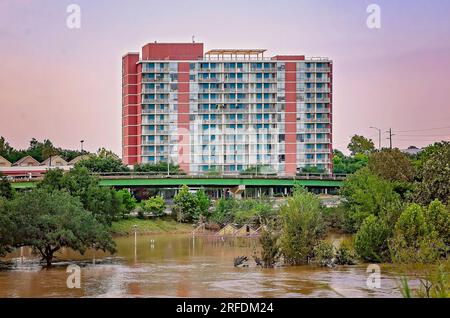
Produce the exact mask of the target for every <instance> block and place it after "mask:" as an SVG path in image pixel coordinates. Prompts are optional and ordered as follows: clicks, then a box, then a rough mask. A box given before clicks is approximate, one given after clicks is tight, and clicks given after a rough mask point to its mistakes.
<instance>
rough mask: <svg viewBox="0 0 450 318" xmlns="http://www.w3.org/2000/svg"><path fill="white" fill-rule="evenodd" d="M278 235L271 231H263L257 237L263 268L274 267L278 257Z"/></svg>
mask: <svg viewBox="0 0 450 318" xmlns="http://www.w3.org/2000/svg"><path fill="white" fill-rule="evenodd" d="M278 238H279V235H278V234H277V233H276V232H274V231H273V230H272V229H269V228H268V229H263V230H262V232H261V236H260V237H259V243H260V244H261V260H262V265H263V267H265V268H271V267H274V265H275V263H276V262H277V261H278V259H279V256H280V248H279V246H278Z"/></svg>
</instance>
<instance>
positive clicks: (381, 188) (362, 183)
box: [340, 168, 401, 233]
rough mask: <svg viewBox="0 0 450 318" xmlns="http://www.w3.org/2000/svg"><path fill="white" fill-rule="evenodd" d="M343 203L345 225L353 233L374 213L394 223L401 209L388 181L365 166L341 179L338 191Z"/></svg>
mask: <svg viewBox="0 0 450 318" xmlns="http://www.w3.org/2000/svg"><path fill="white" fill-rule="evenodd" d="M340 193H341V195H342V196H343V202H344V208H345V212H344V227H345V230H346V231H347V232H350V233H355V232H357V231H358V229H359V228H360V226H361V224H362V222H363V221H364V220H365V219H366V218H367V217H368V216H369V215H374V216H377V217H381V218H384V219H386V221H387V222H388V223H389V224H394V223H395V221H396V220H397V218H398V215H399V213H400V211H401V201H400V196H399V195H398V194H397V193H396V192H395V191H394V188H393V185H392V183H391V182H389V181H387V180H383V179H381V178H380V177H378V176H376V175H374V174H373V173H371V172H370V171H369V170H368V169H367V168H363V169H361V170H359V171H357V172H356V173H355V174H354V175H351V176H350V177H348V178H347V179H346V180H345V181H344V185H343V187H342V188H341V190H340Z"/></svg>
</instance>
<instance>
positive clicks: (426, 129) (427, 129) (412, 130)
mask: <svg viewBox="0 0 450 318" xmlns="http://www.w3.org/2000/svg"><path fill="white" fill-rule="evenodd" d="M448 128H450V126H446V127H436V128H425V129H410V130H396V132H400V133H401V132H415V131H429V130H439V129H448Z"/></svg>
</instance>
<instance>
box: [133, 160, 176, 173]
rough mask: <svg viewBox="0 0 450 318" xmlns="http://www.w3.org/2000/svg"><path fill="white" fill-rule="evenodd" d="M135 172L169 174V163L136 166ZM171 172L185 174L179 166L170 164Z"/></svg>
mask: <svg viewBox="0 0 450 318" xmlns="http://www.w3.org/2000/svg"><path fill="white" fill-rule="evenodd" d="M133 171H134V172H155V173H161V174H167V163H166V162H159V163H155V164H151V163H142V164H136V165H134V167H133ZM169 172H170V174H185V173H184V172H183V170H181V169H180V167H179V166H178V165H175V164H172V163H170V164H169Z"/></svg>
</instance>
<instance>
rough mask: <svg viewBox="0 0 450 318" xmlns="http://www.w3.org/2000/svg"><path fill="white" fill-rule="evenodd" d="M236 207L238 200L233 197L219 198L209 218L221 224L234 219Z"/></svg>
mask: <svg viewBox="0 0 450 318" xmlns="http://www.w3.org/2000/svg"><path fill="white" fill-rule="evenodd" d="M237 209H238V202H237V200H236V199H234V198H220V199H219V200H217V201H216V204H215V206H214V210H213V212H212V214H211V217H210V219H211V220H212V221H214V222H217V223H219V224H221V225H224V224H227V223H230V222H232V221H233V219H234V215H235V211H237Z"/></svg>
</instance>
